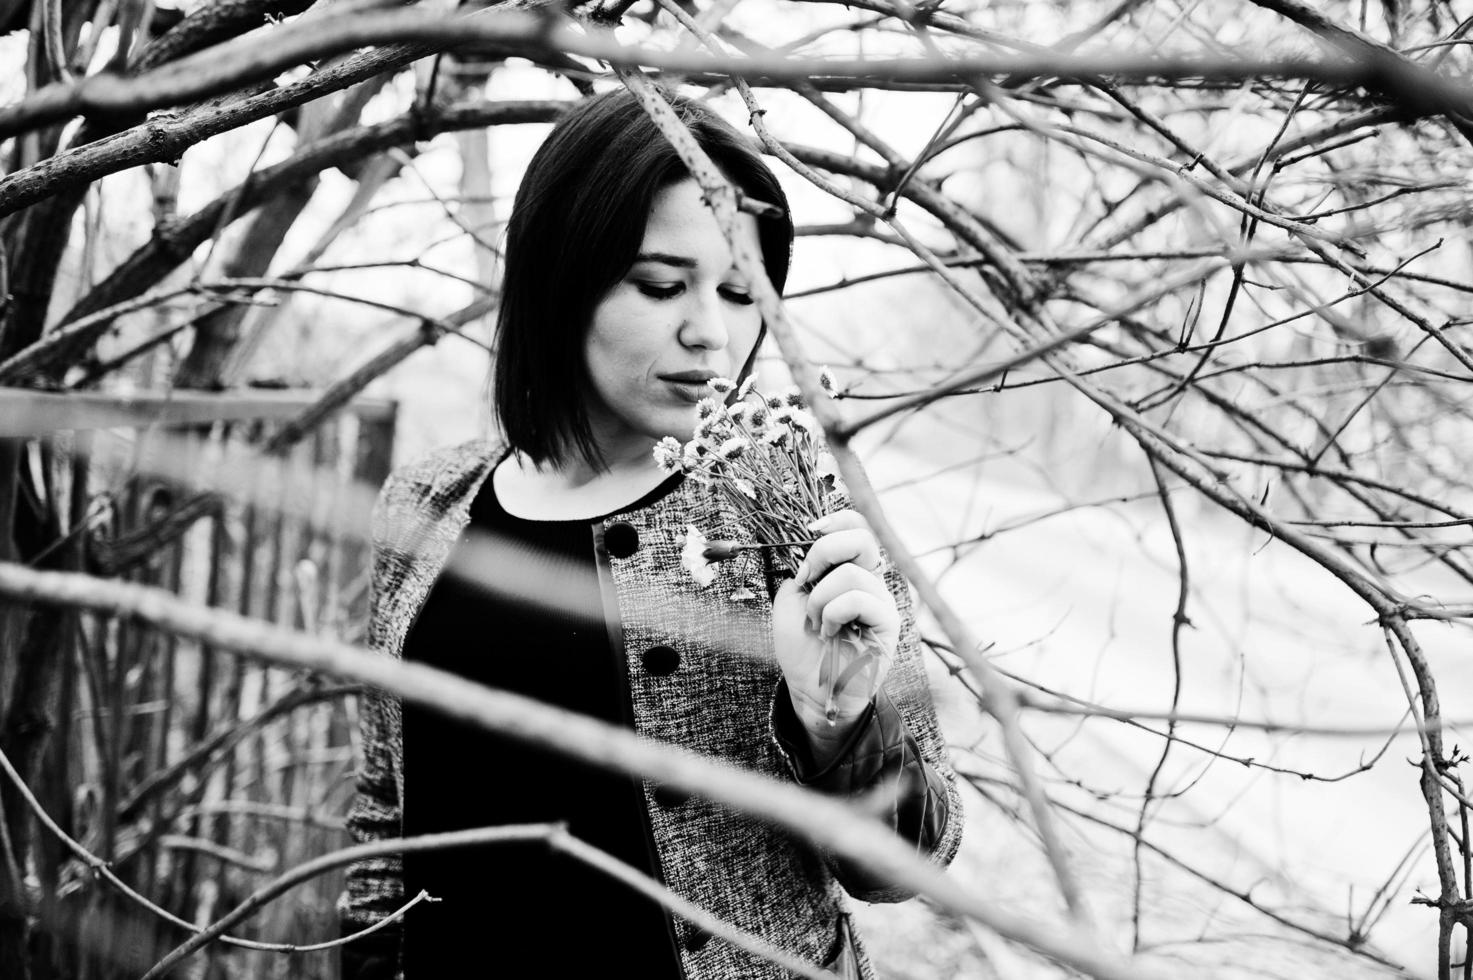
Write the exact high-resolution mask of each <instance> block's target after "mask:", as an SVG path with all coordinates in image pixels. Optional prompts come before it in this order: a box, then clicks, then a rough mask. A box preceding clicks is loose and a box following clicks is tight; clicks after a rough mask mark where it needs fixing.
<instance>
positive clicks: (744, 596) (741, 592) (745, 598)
mask: <svg viewBox="0 0 1473 980" xmlns="http://www.w3.org/2000/svg"><path fill="white" fill-rule="evenodd" d="M755 598H757V593H755V592H753V591H752V590H751V589H749V588H747V587H746V586H745V585H743V586H741V587H740V588H738V589H737V590H736V591H735V592H733V593H732V594H731V601H732V602H750V601H751V600H753V599H755Z"/></svg>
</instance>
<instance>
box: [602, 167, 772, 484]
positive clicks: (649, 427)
mask: <svg viewBox="0 0 1473 980" xmlns="http://www.w3.org/2000/svg"><path fill="white" fill-rule="evenodd" d="M738 221H739V227H740V234H741V235H742V236H743V237H745V238H746V240H747V244H748V246H749V247H750V248H751V250H752V254H754V255H760V254H761V252H760V251H759V249H758V244H757V222H756V219H755V218H753V217H752V216H751V215H749V214H746V213H743V214H741V215H739V216H738ZM761 326H762V318H761V316H760V315H759V314H758V312H757V307H756V305H755V304H754V303H753V302H752V298H751V295H750V293H749V292H748V290H747V282H746V280H744V279H743V278H742V276H741V275H740V273H738V272H737V270H736V268H735V267H734V266H733V265H732V258H731V250H730V249H729V248H728V247H727V244H726V239H725V238H724V237H723V236H722V234H721V229H720V227H718V226H717V224H716V218H715V216H713V215H712V214H711V211H710V209H709V208H707V207H706V205H705V204H704V203H702V201H701V190H700V187H699V186H698V185H697V184H696V182H695V181H694V180H690V179H686V180H683V181H681V182H680V183H677V184H671V185H670V186H669V187H667V188H665V189H664V190H662V191H660V192H659V193H658V194H657V195H656V196H655V200H654V203H653V204H652V205H651V206H650V214H649V220H648V221H647V222H646V224H645V229H644V239H643V241H642V242H641V243H640V247H639V254H638V256H637V257H636V258H635V261H634V265H633V266H631V267H630V269H629V272H628V273H627V274H626V275H625V276H624V278H623V279H621V280H620V281H619V282H617V283H615V285H614V287H613V288H612V289H610V290H609V292H608V293H607V294H606V295H605V296H604V298H603V299H602V300H600V301H599V303H598V305H597V306H596V307H594V310H593V320H592V322H591V323H590V325H589V328H588V334H587V336H586V337H585V338H584V341H583V356H584V358H585V360H586V363H587V366H588V376H589V378H590V379H591V380H592V382H593V390H592V391H591V392H590V393H589V395H588V406H587V408H588V419H589V423H590V426H591V427H592V430H593V438H594V441H595V442H596V443H597V444H598V447H599V449H600V450H601V451H602V452H603V454H604V457H605V458H606V459H607V460H608V461H609V462H611V463H612V462H614V461H615V460H617V459H620V458H631V457H633V456H634V455H635V454H637V453H645V454H648V452H649V448H650V446H651V445H652V443H653V442H654V441H655V440H657V439H659V438H660V437H662V436H667V435H669V436H675V437H676V438H679V439H682V440H684V439H689V438H690V434H691V429H692V427H693V426H694V425H695V404H696V402H697V401H698V400H699V399H701V398H704V397H708V396H710V395H711V389H710V388H708V387H707V386H706V379H708V378H714V377H723V378H733V379H734V378H735V377H736V375H737V372H739V371H740V370H741V368H742V365H743V364H745V363H746V361H747V356H748V355H749V354H750V353H751V352H752V348H753V346H755V345H756V343H757V336H758V333H759V331H760V330H761Z"/></svg>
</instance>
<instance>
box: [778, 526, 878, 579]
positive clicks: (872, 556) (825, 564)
mask: <svg viewBox="0 0 1473 980" xmlns="http://www.w3.org/2000/svg"><path fill="white" fill-rule="evenodd" d="M845 563H852V564H854V565H858V566H859V567H860V568H865V569H869V570H871V571H873V570H875V569H878V568H879V567H880V543H879V542H878V541H876V540H875V536H874V534H873V533H872V532H871V531H870V529H869V528H867V527H851V528H842V529H840V530H837V531H830V532H828V533H827V534H824V535H823V536H822V537H821V538H819V539H818V540H817V541H815V542H813V546H812V547H810V548H809V549H808V554H807V555H806V556H805V557H804V559H803V563H802V564H801V565H799V566H798V571H797V575H796V578H797V581H798V584H799V585H808V584H811V583H813V582H817V581H819V580H820V579H822V578H823V577H824V576H825V575H827V574H828V573H829V571H830V570H831V569H833V568H835V567H837V566H839V565H843V564H845Z"/></svg>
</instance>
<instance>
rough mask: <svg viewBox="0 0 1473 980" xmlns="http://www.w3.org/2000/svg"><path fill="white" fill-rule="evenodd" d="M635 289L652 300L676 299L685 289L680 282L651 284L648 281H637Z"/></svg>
mask: <svg viewBox="0 0 1473 980" xmlns="http://www.w3.org/2000/svg"><path fill="white" fill-rule="evenodd" d="M634 287H635V288H636V289H638V290H639V291H640V292H641V293H643V294H644V295H646V296H648V297H650V298H651V299H674V298H675V297H677V296H679V295H680V294H681V292H682V291H684V289H685V284H684V283H679V282H650V281H649V280H646V279H636V280H635V281H634Z"/></svg>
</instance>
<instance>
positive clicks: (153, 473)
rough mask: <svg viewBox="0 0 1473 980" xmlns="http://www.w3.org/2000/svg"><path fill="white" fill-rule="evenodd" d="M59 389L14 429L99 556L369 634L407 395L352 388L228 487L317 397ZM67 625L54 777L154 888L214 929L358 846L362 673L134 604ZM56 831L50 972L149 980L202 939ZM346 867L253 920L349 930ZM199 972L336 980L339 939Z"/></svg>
mask: <svg viewBox="0 0 1473 980" xmlns="http://www.w3.org/2000/svg"><path fill="white" fill-rule="evenodd" d="M53 397H54V398H55V399H56V401H55V403H54V404H43V402H46V396H44V395H38V394H37V393H35V392H26V393H24V395H23V396H21V395H17V394H16V393H14V392H5V391H3V390H0V438H4V437H11V438H15V437H29V441H28V442H27V443H26V444H25V451H26V452H28V453H29V454H30V456H31V463H32V465H33V466H34V467H39V468H40V469H41V470H43V471H44V475H45V477H46V478H47V479H50V480H53V481H55V484H54V485H55V486H56V487H57V489H58V491H59V492H57V493H55V494H54V495H53V499H58V500H67V499H70V500H72V501H73V502H74V505H73V508H72V510H73V513H72V515H71V518H70V520H67V521H65V522H64V527H63V528H62V534H63V535H65V536H69V537H70V538H71V540H72V541H73V542H74V543H75V542H76V541H77V540H78V539H79V538H80V539H83V540H84V544H83V546H82V549H81V550H82V554H83V559H82V560H83V564H84V567H86V568H88V569H89V570H91V571H93V572H95V573H100V574H108V575H113V576H117V577H120V578H124V579H128V580H132V581H137V582H143V583H147V584H150V585H159V586H163V587H165V588H168V589H170V590H173V591H176V592H178V593H180V594H182V595H185V596H188V597H190V598H193V599H197V600H198V601H201V602H206V603H208V604H210V605H213V606H218V607H221V608H227V609H231V610H235V611H238V612H241V613H244V614H247V615H250V616H254V617H259V618H262V619H266V620H270V621H273V622H277V623H280V624H283V625H287V626H291V627H294V628H298V629H305V630H309V631H314V632H325V633H330V634H333V635H337V636H341V637H344V638H347V639H350V640H358V639H361V635H362V627H363V623H364V614H365V606H366V598H367V574H366V571H367V569H366V565H367V561H366V559H367V549H366V546H365V541H364V538H363V531H364V527H363V526H362V517H363V509H362V507H361V501H362V500H363V499H364V496H365V494H366V493H367V492H368V489H366V488H372V487H376V486H378V484H379V483H381V482H382V480H383V477H384V476H385V475H386V473H387V470H388V466H389V460H390V456H391V450H392V443H393V432H394V421H395V409H394V406H393V405H392V404H390V403H383V402H371V401H358V402H355V403H352V404H351V405H350V406H349V407H348V408H346V409H345V410H343V411H341V412H339V413H337V414H335V415H333V416H331V417H330V418H329V419H328V420H327V421H326V422H325V423H323V424H321V425H319V426H317V427H316V428H315V429H314V430H313V431H312V432H311V433H309V434H308V435H307V436H306V438H304V439H302V440H301V441H300V442H298V443H297V444H296V445H295V446H293V447H292V448H291V449H290V450H289V451H288V452H286V453H285V454H284V455H283V456H282V458H281V461H280V466H279V467H275V466H268V465H264V464H254V465H247V466H245V467H244V468H241V469H238V470H235V471H232V473H233V475H231V476H228V477H227V478H226V480H224V481H223V482H225V483H227V484H229V486H227V488H226V489H224V490H223V491H221V490H219V489H218V487H212V488H211V489H209V490H200V489H199V487H200V485H201V481H197V480H195V479H192V478H191V477H193V476H198V477H200V478H202V479H203V478H204V477H206V476H208V475H210V474H212V471H214V470H215V469H216V468H218V467H222V466H227V465H231V466H237V467H238V466H239V462H238V461H239V460H240V459H250V458H251V456H250V454H249V452H246V451H244V450H245V448H246V447H248V446H260V445H262V444H264V443H266V442H267V441H268V440H269V439H270V437H271V435H272V434H273V433H274V432H275V431H278V430H279V429H280V427H281V426H282V425H283V424H286V423H288V422H289V421H290V420H291V419H292V418H295V417H298V416H299V415H300V413H301V412H302V411H303V410H304V409H305V408H306V407H308V406H309V405H310V404H311V403H312V401H313V400H314V399H313V393H297V392H293V393H285V392H264V393H255V392H253V393H248V394H244V395H233V394H232V395H200V394H190V395H169V396H150V395H142V396H138V397H133V398H128V399H120V398H116V397H110V396H85V397H81V398H77V397H74V396H72V395H66V396H53ZM7 398H9V399H10V400H9V401H7ZM120 423H124V425H123V426H122V427H119V426H120ZM91 426H110V428H106V429H103V428H98V429H96V430H95V431H94V430H89V429H88V427H91ZM62 429H66V430H68V431H55V430H62ZM43 432H45V433H46V434H44V435H42V433H43ZM12 445H13V446H14V445H18V444H16V443H12ZM231 460H235V461H236V462H235V463H231V462H230V461H231ZM155 463H165V464H167V465H160V466H155V465H154V464H155ZM160 474H162V475H160ZM203 482H208V481H203ZM216 482H217V483H218V482H221V481H216ZM345 500H347V501H357V502H358V503H359V504H360V505H359V506H344V501H345ZM61 622H62V623H63V624H64V626H63V628H65V629H67V630H68V631H69V632H70V635H69V636H68V637H66V638H65V640H64V642H62V643H61V644H60V645H59V649H60V650H61V651H63V655H64V656H65V657H66V663H65V664H64V665H63V667H62V670H61V672H60V676H59V682H58V687H57V690H56V691H55V701H54V703H55V704H56V705H57V709H56V711H55V712H54V719H53V721H54V725H55V727H54V729H53V731H52V732H51V737H50V739H49V743H48V749H47V756H46V761H45V764H44V765H43V766H41V767H40V769H39V772H38V775H37V778H36V782H37V785H36V786H34V787H33V788H34V789H35V790H36V792H37V795H38V796H39V797H40V799H41V800H42V801H43V802H44V803H45V805H46V807H47V809H48V810H49V811H50V812H51V814H52V815H53V816H54V817H55V818H56V820H57V822H58V823H59V824H60V826H61V827H62V828H63V829H64V830H65V831H66V832H67V833H68V834H70V835H71V836H72V837H73V838H75V839H77V840H78V841H80V842H82V844H83V845H84V846H86V847H87V849H88V850H90V851H91V852H93V853H94V854H96V855H98V856H99V857H101V858H103V859H104V860H107V861H109V862H110V863H111V865H112V867H113V869H114V870H115V871H116V872H117V873H118V874H119V875H120V876H121V877H122V878H123V879H124V880H125V881H127V882H128V883H129V884H130V885H132V886H133V887H134V888H136V889H137V890H138V891H139V892H140V893H142V894H143V895H144V896H147V897H148V898H149V899H150V900H152V901H153V902H155V903H157V904H158V905H159V906H161V907H162V908H163V909H165V910H167V911H168V912H170V913H172V914H174V915H177V916H179V917H180V918H183V919H186V920H188V921H191V922H196V923H203V922H207V921H209V920H210V919H211V918H214V917H217V916H218V915H220V914H222V913H223V912H224V911H227V910H228V909H229V908H231V907H232V906H233V905H235V904H236V903H237V902H238V901H239V900H241V899H242V898H244V897H245V896H246V895H248V894H249V893H250V892H251V891H252V890H253V889H254V888H255V887H257V886H258V885H259V884H261V883H262V882H264V881H265V880H268V879H269V878H270V877H272V876H274V875H275V874H276V873H279V872H280V871H282V870H284V869H286V868H288V867H290V866H292V865H294V864H297V863H300V862H301V861H303V860H304V859H306V858H308V857H310V856H312V855H315V854H318V853H321V852H324V851H327V850H331V849H333V848H335V847H339V846H342V845H343V844H344V843H345V842H346V839H347V838H346V834H345V831H344V829H343V821H342V817H343V815H344V813H345V812H346V808H347V804H348V801H349V799H350V798H351V795H352V771H353V758H354V753H353V743H354V740H355V739H356V728H357V726H356V720H355V712H356V702H355V699H354V697H353V696H352V691H351V690H350V689H347V688H345V687H343V686H342V685H339V684H337V683H336V682H334V681H332V680H330V679H323V678H318V677H313V676H303V675H300V674H296V673H293V672H288V671H283V670H275V669H266V668H262V667H258V666H255V665H253V664H248V663H246V662H245V661H243V660H240V659H237V658H234V657H232V656H229V655H225V654H219V653H214V652H212V651H210V650H208V649H200V647H199V646H198V645H197V644H192V643H184V642H180V641H178V640H176V639H175V638H174V637H172V636H168V635H163V634H160V633H159V632H157V631H156V630H153V629H150V628H146V627H143V626H141V625H140V624H137V623H135V622H131V621H127V620H119V619H116V618H113V617H101V616H87V617H81V618H80V619H78V618H71V619H68V618H63V619H62V620H61ZM6 660H13V658H11V657H9V656H4V657H0V668H3V664H4V661H6ZM11 669H12V670H14V664H13V663H12V666H11ZM11 680H12V682H13V680H14V679H13V678H12V679H11ZM33 843H34V845H35V848H34V850H33V851H32V853H33V854H34V855H36V857H37V864H38V867H37V868H36V869H35V875H34V879H33V880H35V881H38V882H39V883H40V884H39V886H38V887H39V888H40V890H41V892H42V894H41V895H40V896H39V904H38V907H39V908H40V909H41V910H42V911H41V916H40V919H41V921H40V923H39V927H38V928H37V929H35V930H34V933H33V934H34V935H35V936H36V937H37V940H38V942H37V943H36V944H33V949H32V951H31V957H30V958H31V963H32V976H33V977H53V976H54V977H67V978H72V977H76V978H79V980H92V978H97V980H111V978H113V977H137V976H138V975H139V973H141V972H142V970H144V969H146V968H147V967H148V966H149V965H151V964H152V963H153V962H155V961H156V960H157V959H158V958H159V956H160V955H161V953H162V952H163V951H165V950H167V949H168V948H170V947H172V946H173V945H175V944H177V943H178V942H180V941H181V940H182V939H183V938H184V937H185V935H186V934H185V933H184V931H183V930H181V929H180V928H179V927H178V926H173V925H169V924H167V923H166V922H164V921H162V920H161V918H160V917H159V915H157V914H156V913H154V912H150V911H148V910H146V909H143V908H141V907H140V906H139V905H138V904H136V903H134V902H131V901H129V900H126V899H125V898H123V897H122V896H121V895H119V894H118V893H117V892H116V891H115V890H113V889H111V888H110V887H108V886H107V885H106V884H105V883H103V882H101V881H99V880H98V879H97V878H96V877H95V876H94V875H93V874H92V873H91V872H90V871H89V870H88V869H87V868H86V867H85V865H84V864H83V863H82V862H79V861H77V860H75V859H73V858H70V857H68V855H67V853H66V851H65V850H64V849H63V848H62V847H61V846H60V844H59V843H58V842H57V840H56V839H55V838H54V836H53V835H49V834H47V833H45V832H44V831H39V828H38V833H37V834H36V835H35V836H34V837H33ZM341 881H342V879H341V875H328V876H325V877H323V878H321V879H319V880H317V881H315V882H313V883H311V884H309V885H306V886H304V887H302V888H300V889H298V890H297V891H296V892H294V893H292V894H291V895H290V896H288V897H287V898H286V899H284V900H281V901H278V902H277V903H275V904H274V905H272V906H270V907H268V908H267V909H266V910H265V911H264V912H263V913H262V914H260V915H259V916H257V917H256V918H255V919H254V920H252V921H251V922H250V923H248V924H246V925H243V926H242V927H241V929H240V930H239V931H238V933H237V934H238V935H242V936H245V937H249V938H258V939H262V940H267V941H270V942H276V943H292V944H309V943H316V942H320V941H322V940H324V939H331V938H335V937H336V935H337V925H336V916H335V913H334V908H333V907H334V902H335V900H336V897H337V893H338V891H339V889H340V887H341ZM176 975H179V976H188V977H191V978H200V980H203V978H244V977H250V978H283V980H284V978H288V977H290V978H293V980H318V978H320V980H329V978H335V977H336V976H337V970H336V953H335V952H333V951H323V952H315V953H292V954H289V955H284V954H281V953H271V952H253V951H250V950H241V949H236V948H230V947H221V946H218V945H217V946H216V947H214V951H213V952H212V953H210V954H209V955H203V954H202V955H199V956H197V957H195V958H194V959H193V960H192V961H191V962H190V964H189V966H188V967H187V968H186V969H185V970H183V971H182V972H180V973H178V974H176Z"/></svg>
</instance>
